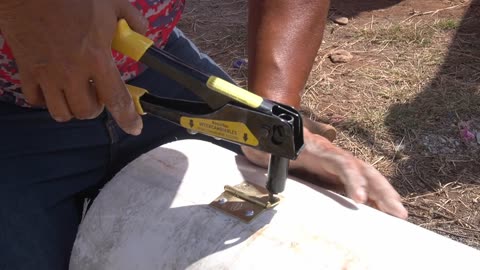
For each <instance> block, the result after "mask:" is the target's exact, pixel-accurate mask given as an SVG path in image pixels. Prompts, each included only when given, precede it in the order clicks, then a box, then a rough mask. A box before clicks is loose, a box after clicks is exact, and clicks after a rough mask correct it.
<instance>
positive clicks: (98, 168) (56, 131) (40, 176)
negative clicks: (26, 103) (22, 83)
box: [0, 103, 110, 270]
mask: <svg viewBox="0 0 480 270" xmlns="http://www.w3.org/2000/svg"><path fill="white" fill-rule="evenodd" d="M104 119H105V115H104V116H102V117H100V118H99V119H96V120H91V121H72V122H69V123H64V124H60V123H56V122H55V121H53V120H52V119H51V117H50V115H49V114H48V112H46V111H43V110H31V109H25V108H19V107H17V106H14V105H10V104H4V103H1V104H0V127H1V131H0V205H1V206H0V269H1V270H4V269H5V270H7V269H8V270H16V269H25V270H27V269H28V270H30V269H38V270H47V269H49V270H57V269H58V270H60V269H67V266H68V258H69V256H70V250H71V247H72V243H73V241H74V239H75V234H76V231H77V227H78V224H79V222H80V214H81V212H80V211H81V208H80V205H79V200H77V196H76V195H77V194H79V192H82V191H83V190H86V189H87V188H88V187H90V186H93V185H95V184H96V183H97V182H100V179H102V178H103V177H104V176H105V174H106V170H107V165H108V161H109V152H110V151H109V149H110V139H109V136H108V133H107V130H106V128H105V123H104Z"/></svg>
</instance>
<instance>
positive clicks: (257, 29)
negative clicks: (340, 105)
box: [248, 0, 330, 108]
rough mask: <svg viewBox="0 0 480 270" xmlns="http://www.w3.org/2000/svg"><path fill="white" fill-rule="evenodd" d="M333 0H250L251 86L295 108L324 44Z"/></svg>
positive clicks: (249, 48) (266, 95) (262, 93)
mask: <svg viewBox="0 0 480 270" xmlns="http://www.w3.org/2000/svg"><path fill="white" fill-rule="evenodd" d="M329 5H330V0H249V21H248V57H249V74H248V76H249V82H248V88H249V89H250V90H251V91H253V92H255V93H256V94H258V95H261V96H263V97H266V98H268V99H271V100H274V101H277V102H281V103H284V104H287V105H290V106H293V107H296V108H297V107H299V106H300V96H301V92H302V90H303V88H304V87H305V83H306V80H307V79H308V76H309V74H310V71H311V69H312V65H313V62H314V59H315V56H316V54H317V51H318V49H319V48H320V45H321V43H322V38H323V31H324V28H325V21H326V17H327V13H328V7H329Z"/></svg>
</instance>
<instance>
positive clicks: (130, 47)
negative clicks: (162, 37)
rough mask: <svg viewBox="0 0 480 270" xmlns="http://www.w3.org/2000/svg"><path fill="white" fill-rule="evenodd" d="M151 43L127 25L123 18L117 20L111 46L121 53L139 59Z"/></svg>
mask: <svg viewBox="0 0 480 270" xmlns="http://www.w3.org/2000/svg"><path fill="white" fill-rule="evenodd" d="M152 45H153V41H152V40H151V39H149V38H147V37H145V36H143V35H141V34H139V33H137V32H135V31H133V30H132V29H131V28H130V26H128V23H127V21H125V19H120V20H119V21H118V25H117V30H116V32H115V36H114V37H113V41H112V48H113V49H114V50H116V51H118V52H121V53H122V54H124V55H126V56H128V57H130V58H132V59H134V60H135V61H139V60H140V58H142V56H143V55H144V54H145V52H146V51H147V50H148V48H150V47H151V46H152Z"/></svg>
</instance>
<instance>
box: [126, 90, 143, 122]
mask: <svg viewBox="0 0 480 270" xmlns="http://www.w3.org/2000/svg"><path fill="white" fill-rule="evenodd" d="M126 86H127V89H128V92H129V93H130V96H131V97H132V100H133V104H135V110H136V111H137V113H138V114H140V115H145V114H146V113H145V112H144V111H143V108H142V104H141V103H140V98H141V97H142V96H143V95H145V94H147V93H148V91H147V90H145V89H143V88H140V87H136V86H133V85H129V84H127V85H126Z"/></svg>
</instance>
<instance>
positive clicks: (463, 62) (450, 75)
mask: <svg viewBox="0 0 480 270" xmlns="http://www.w3.org/2000/svg"><path fill="white" fill-rule="evenodd" d="M478 15H480V0H474V1H472V3H471V5H470V7H469V8H468V10H467V11H466V13H465V16H464V17H463V18H462V20H461V22H460V24H459V26H458V30H457V32H456V34H455V36H454V38H453V40H452V42H451V44H450V46H449V48H448V53H447V55H446V57H445V60H444V62H443V64H442V65H441V67H440V68H439V70H438V72H437V73H436V75H435V77H434V78H433V79H432V80H431V81H430V82H428V83H427V85H426V87H424V89H423V90H422V91H421V93H420V94H418V95H417V96H416V97H415V98H414V99H412V100H410V101H408V102H407V103H404V104H394V105H393V106H391V107H390V108H389V112H388V114H387V117H386V119H385V125H386V126H387V127H388V129H389V131H390V132H391V133H392V134H393V135H394V136H395V137H396V138H397V140H398V141H402V140H403V141H404V142H405V144H404V145H402V146H401V147H402V148H404V150H403V151H404V154H405V156H406V157H407V158H405V159H403V160H401V161H399V162H400V163H399V165H400V166H399V170H398V171H399V172H412V174H414V175H402V173H397V175H396V178H400V179H402V181H400V182H401V183H402V184H403V185H407V186H404V187H403V189H406V190H408V191H415V192H416V193H424V192H428V191H433V190H434V189H436V188H438V187H439V186H441V185H444V184H446V183H449V182H453V181H458V182H462V183H475V181H478V179H476V178H478V177H477V176H478V175H479V173H480V159H479V157H480V95H479V84H480V27H479V26H480V19H479V18H478ZM412 72H415V70H412ZM419 150H420V151H419ZM408 179H418V180H419V181H417V182H415V183H412V182H409V183H408ZM405 181H407V182H405ZM396 182H398V181H396ZM477 183H480V182H477Z"/></svg>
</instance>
